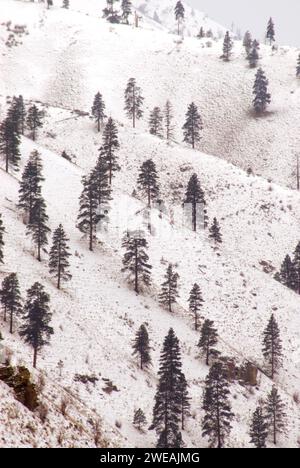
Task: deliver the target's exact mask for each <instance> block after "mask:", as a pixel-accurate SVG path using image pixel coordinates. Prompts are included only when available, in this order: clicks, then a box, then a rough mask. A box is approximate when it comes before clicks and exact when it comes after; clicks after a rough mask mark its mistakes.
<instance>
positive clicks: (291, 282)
mask: <svg viewBox="0 0 300 468" xmlns="http://www.w3.org/2000/svg"><path fill="white" fill-rule="evenodd" d="M297 276H298V275H297V274H296V270H295V268H294V264H293V262H292V260H291V257H290V256H289V255H287V256H286V257H285V259H284V261H283V263H282V265H281V268H280V272H279V273H277V274H276V275H275V279H276V280H277V281H280V283H282V284H283V285H284V286H286V287H287V288H290V289H294V290H295V289H296V287H297V286H298V284H297Z"/></svg>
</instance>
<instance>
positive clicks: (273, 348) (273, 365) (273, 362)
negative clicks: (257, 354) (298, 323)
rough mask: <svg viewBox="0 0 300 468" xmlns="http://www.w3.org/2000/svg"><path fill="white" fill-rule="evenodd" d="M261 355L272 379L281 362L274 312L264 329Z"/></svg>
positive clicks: (280, 347) (278, 332)
mask: <svg viewBox="0 0 300 468" xmlns="http://www.w3.org/2000/svg"><path fill="white" fill-rule="evenodd" d="M263 355H264V358H265V360H266V364H267V366H268V370H269V371H270V378H271V379H274V376H275V374H277V373H278V370H279V367H280V366H281V362H282V346H281V339H280V331H279V327H278V324H277V322H276V320H275V317H274V314H272V315H271V318H270V320H269V323H268V325H267V327H266V329H265V331H264V340H263Z"/></svg>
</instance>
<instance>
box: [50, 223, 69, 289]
mask: <svg viewBox="0 0 300 468" xmlns="http://www.w3.org/2000/svg"><path fill="white" fill-rule="evenodd" d="M68 241H69V239H68V238H67V236H66V234H65V231H64V229H63V227H62V225H61V224H60V225H59V226H58V228H57V229H56V230H55V231H54V234H53V243H52V247H51V250H50V253H49V271H50V274H51V275H53V276H54V278H56V279H57V289H60V287H61V282H62V281H69V280H70V279H71V278H72V275H71V274H70V273H69V267H70V263H69V257H70V256H71V254H70V252H69V250H70V249H69V246H68Z"/></svg>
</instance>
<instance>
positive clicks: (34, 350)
mask: <svg viewBox="0 0 300 468" xmlns="http://www.w3.org/2000/svg"><path fill="white" fill-rule="evenodd" d="M36 361H37V349H36V348H34V349H33V367H34V369H36Z"/></svg>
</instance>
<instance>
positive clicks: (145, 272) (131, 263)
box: [122, 231, 152, 294]
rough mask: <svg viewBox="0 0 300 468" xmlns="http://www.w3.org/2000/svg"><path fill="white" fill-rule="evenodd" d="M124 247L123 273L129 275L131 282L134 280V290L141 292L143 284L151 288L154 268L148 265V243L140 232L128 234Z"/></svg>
mask: <svg viewBox="0 0 300 468" xmlns="http://www.w3.org/2000/svg"><path fill="white" fill-rule="evenodd" d="M122 247H123V248H124V249H125V250H126V252H125V254H124V258H123V268H122V272H128V273H129V281H132V280H133V283H134V290H135V292H136V293H137V294H139V292H140V285H141V283H142V284H144V285H146V286H149V284H150V283H151V277H150V274H151V269H152V266H151V265H150V264H149V263H148V262H149V257H148V255H147V248H148V243H147V241H146V239H145V237H144V234H143V233H142V232H140V231H134V232H131V233H130V232H127V233H126V235H125V237H124V239H123V244H122Z"/></svg>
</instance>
